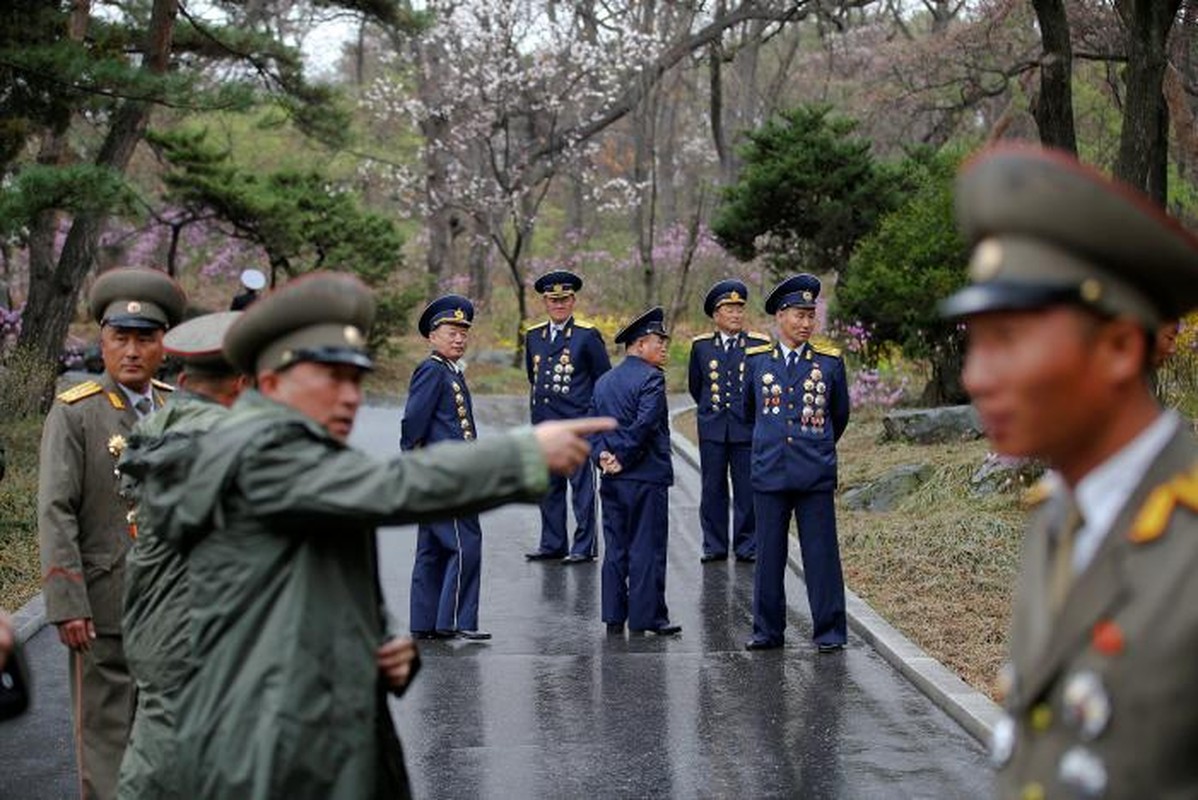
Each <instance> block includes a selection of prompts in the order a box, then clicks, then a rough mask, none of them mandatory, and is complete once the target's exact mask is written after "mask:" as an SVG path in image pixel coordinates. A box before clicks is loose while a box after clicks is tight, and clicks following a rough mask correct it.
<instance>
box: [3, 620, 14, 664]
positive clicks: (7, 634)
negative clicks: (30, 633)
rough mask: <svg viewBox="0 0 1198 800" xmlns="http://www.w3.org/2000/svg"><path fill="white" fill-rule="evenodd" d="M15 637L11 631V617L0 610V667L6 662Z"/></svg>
mask: <svg viewBox="0 0 1198 800" xmlns="http://www.w3.org/2000/svg"><path fill="white" fill-rule="evenodd" d="M15 644H16V639H15V638H14V637H13V632H12V617H10V616H8V614H5V613H4V612H3V611H0V669H4V665H5V664H7V663H8V655H9V653H11V652H12V649H13V646H14V645H15Z"/></svg>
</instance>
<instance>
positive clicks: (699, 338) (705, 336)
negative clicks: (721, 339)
mask: <svg viewBox="0 0 1198 800" xmlns="http://www.w3.org/2000/svg"><path fill="white" fill-rule="evenodd" d="M713 336H715V334H714V333H711V332H710V331H709V332H708V333H700V334H699V335H698V336H696V337H694V338H693V339H691V341H692V342H703V341H706V340H708V339H710V338H712V337H713Z"/></svg>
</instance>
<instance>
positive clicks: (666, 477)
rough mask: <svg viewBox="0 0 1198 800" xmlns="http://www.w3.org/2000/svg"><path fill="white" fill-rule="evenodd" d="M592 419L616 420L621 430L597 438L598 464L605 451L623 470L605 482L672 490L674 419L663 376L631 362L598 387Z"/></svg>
mask: <svg viewBox="0 0 1198 800" xmlns="http://www.w3.org/2000/svg"><path fill="white" fill-rule="evenodd" d="M591 410H592V413H593V414H596V415H598V416H606V417H615V418H616V419H617V420H619V422H620V425H619V427H618V428H616V429H615V430H614V431H607V432H606V433H602V434H599V435H598V436H596V437H595V440H594V442H593V443H592V448H593V453H592V455H593V456H594V458H595V461H596V463H598V459H599V454H600V453H601V452H603V451H604V450H607V451H608V452H610V453H611V454H612V455H614V456H615V457H616V459H617V460H618V461H619V462H620V465H621V466H622V467H623V469H621V471H620V472H618V473H616V474H614V475H604V476H603V480H605V481H610V480H631V481H644V482H646V483H656V484H660V485H663V486H670V485H672V484H673V483H674V465H673V463H672V462H671V460H670V418H669V412H668V410H667V409H666V378H665V374H664V373H663V372H662V371H661V370H660V369H658V368H657V367H655V366H653V365H652V364H650V363H649V362H647V361H645V360H644V359H642V358H638V357H637V356H628V357H627V358H625V359H624V360H623V361H622V362H621V363H620V364H619V365H618V366H617V367H615V368H614V369H612V370H611V371H610V372H608V373H607V374H606V375H604V376H603V377H602V378H600V379H599V380H598V382H596V384H595V397H594V401H593V403H592V404H591Z"/></svg>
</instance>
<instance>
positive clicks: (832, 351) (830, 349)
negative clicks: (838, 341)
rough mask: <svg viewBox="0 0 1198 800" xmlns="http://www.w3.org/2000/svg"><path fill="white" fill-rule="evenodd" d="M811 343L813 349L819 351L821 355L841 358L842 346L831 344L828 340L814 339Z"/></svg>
mask: <svg viewBox="0 0 1198 800" xmlns="http://www.w3.org/2000/svg"><path fill="white" fill-rule="evenodd" d="M810 344H811V349H812V350H814V351H815V352H817V353H819V354H820V355H821V356H831V357H832V358H840V348H839V347H836V346H834V345H832V344H829V343H828V342H817V341H814V340H812V341H811V342H810Z"/></svg>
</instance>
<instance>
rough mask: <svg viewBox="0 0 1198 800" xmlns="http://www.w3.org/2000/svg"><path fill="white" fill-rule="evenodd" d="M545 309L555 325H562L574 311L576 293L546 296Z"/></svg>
mask: <svg viewBox="0 0 1198 800" xmlns="http://www.w3.org/2000/svg"><path fill="white" fill-rule="evenodd" d="M545 310H546V311H547V312H548V313H549V319H550V320H552V321H553V324H554V325H561V324H562V323H563V322H565V321H566V320H568V319H569V318H570V315H571V314H573V313H574V295H572V294H571V295H567V296H566V297H546V298H545Z"/></svg>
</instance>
